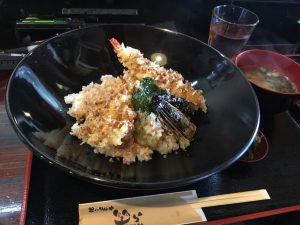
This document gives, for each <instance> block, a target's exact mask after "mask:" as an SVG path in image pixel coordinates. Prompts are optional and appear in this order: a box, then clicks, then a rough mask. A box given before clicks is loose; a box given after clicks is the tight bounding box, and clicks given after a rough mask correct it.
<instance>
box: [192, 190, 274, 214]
mask: <svg viewBox="0 0 300 225" xmlns="http://www.w3.org/2000/svg"><path fill="white" fill-rule="evenodd" d="M266 199H271V198H270V196H269V194H268V192H267V190H266V189H260V190H254V191H244V192H237V193H232V194H223V195H216V196H210V197H203V198H198V199H194V200H188V201H187V202H188V203H189V204H190V205H191V206H192V208H194V209H196V208H204V207H210V206H219V205H229V204H236V203H244V202H253V201H260V200H266Z"/></svg>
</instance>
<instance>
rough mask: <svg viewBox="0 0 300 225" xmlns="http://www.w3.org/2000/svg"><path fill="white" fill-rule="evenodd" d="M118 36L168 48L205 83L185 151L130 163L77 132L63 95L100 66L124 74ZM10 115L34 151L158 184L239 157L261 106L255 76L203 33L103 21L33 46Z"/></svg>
mask: <svg viewBox="0 0 300 225" xmlns="http://www.w3.org/2000/svg"><path fill="white" fill-rule="evenodd" d="M111 37H115V38H116V39H118V40H119V41H121V42H124V43H125V44H126V45H129V46H132V47H135V48H138V49H140V50H141V51H142V52H143V53H144V55H145V56H146V57H148V58H150V56H151V55H152V54H153V53H161V54H164V55H165V56H166V60H167V64H166V65H165V67H167V68H173V69H175V70H178V71H179V72H181V73H182V74H183V75H184V77H185V78H186V79H188V80H189V81H191V82H192V84H193V86H194V87H195V88H200V89H203V90H204V93H205V97H206V100H207V107H208V113H207V114H206V115H200V116H197V117H196V118H195V121H194V122H195V123H196V125H197V126H198V130H197V133H196V135H195V140H194V141H193V142H192V143H191V146H190V147H189V148H188V151H187V152H183V151H182V152H180V153H179V154H177V155H176V154H172V155H168V157H167V158H164V157H163V156H162V155H159V154H154V156H153V159H152V160H150V161H149V162H143V163H140V162H137V163H133V164H131V165H130V166H127V165H123V164H122V163H121V162H120V161H115V162H114V163H111V162H109V158H105V157H104V156H102V155H96V154H94V153H93V150H92V149H91V148H90V147H89V146H87V145H80V141H79V140H78V139H77V138H75V137H73V136H71V135H70V134H69V132H70V126H71V125H72V123H73V122H74V121H73V119H72V118H70V117H69V116H68V115H67V113H66V112H67V110H68V107H69V105H66V104H65V103H64V100H63V98H64V96H65V95H67V94H70V93H74V92H78V91H79V90H81V87H82V85H87V84H89V83H90V82H91V81H94V82H99V78H100V76H101V75H102V74H113V75H120V74H122V67H121V65H120V63H119V62H118V60H117V57H116V55H115V53H114V52H113V49H112V46H111V45H110V43H109V41H108V39H109V38H111ZM6 107H7V113H8V116H9V118H10V121H11V123H12V125H13V127H14V128H15V130H16V132H17V134H18V135H19V137H20V138H21V139H22V141H23V142H24V143H25V144H26V145H27V146H29V147H30V148H31V149H32V151H33V152H34V154H35V155H37V156H39V157H41V158H43V159H45V160H46V161H47V162H49V163H51V164H53V165H55V166H57V167H58V168H60V169H63V170H64V171H65V172H68V173H70V174H72V175H75V176H77V177H80V178H83V179H84V180H87V181H90V182H93V183H97V184H101V185H106V186H112V187H118V188H120V187H121V188H133V189H134V188H135V189H155V188H170V187H177V186H183V185H187V184H190V183H193V182H196V181H199V180H201V179H203V178H205V177H207V176H210V175H212V174H214V173H216V172H218V171H221V170H222V169H224V168H226V167H228V166H229V165H231V164H232V163H234V162H235V161H236V160H238V159H239V158H240V157H241V156H242V155H243V154H244V153H245V151H246V150H247V149H248V147H249V146H250V144H251V143H252V141H253V139H254V137H255V135H256V133H257V130H258V126H259V120H260V113H259V106H258V102H257V99H256V96H255V94H254V91H253V90H252V88H251V85H250V84H249V82H248V81H247V80H246V79H245V78H244V76H243V75H242V73H241V72H240V71H239V70H238V69H237V68H236V67H235V66H234V65H233V64H232V63H231V62H230V60H228V59H227V58H225V57H224V56H223V55H221V54H220V53H219V52H218V51H216V50H214V49H213V48H211V47H209V46H207V45H206V44H204V43H202V42H200V41H199V40H197V39H194V38H191V37H188V36H186V35H183V34H180V33H176V32H172V31H168V30H163V29H158V28H154V27H148V26H142V25H103V26H97V27H92V28H86V29H79V30H75V31H71V32H68V33H65V34H62V35H60V36H57V37H55V38H53V39H51V40H49V41H47V42H45V43H43V44H41V45H40V46H39V47H37V48H36V49H34V50H33V52H31V53H29V54H28V55H27V56H26V57H25V58H24V59H23V60H22V61H21V62H20V63H19V65H18V66H17V67H16V69H15V70H14V72H13V74H12V76H11V78H10V80H9V83H8V86H7V93H6Z"/></svg>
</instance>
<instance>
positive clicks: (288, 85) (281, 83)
mask: <svg viewBox="0 0 300 225" xmlns="http://www.w3.org/2000/svg"><path fill="white" fill-rule="evenodd" d="M243 71H244V73H245V76H246V77H247V79H248V80H250V81H251V82H253V83H254V84H256V85H258V86H260V87H263V88H266V89H269V90H273V91H278V92H284V93H296V92H297V91H298V90H297V87H296V85H295V84H294V83H293V82H292V81H290V80H289V78H288V77H287V76H284V75H282V74H280V73H278V72H275V71H272V70H268V69H266V68H264V67H260V68H251V69H250V68H249V69H244V70H243Z"/></svg>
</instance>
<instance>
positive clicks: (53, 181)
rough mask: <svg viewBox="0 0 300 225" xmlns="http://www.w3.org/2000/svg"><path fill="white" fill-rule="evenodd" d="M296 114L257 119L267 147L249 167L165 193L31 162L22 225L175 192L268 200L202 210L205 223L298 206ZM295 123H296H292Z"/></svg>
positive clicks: (69, 219) (299, 115)
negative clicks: (84, 207)
mask: <svg viewBox="0 0 300 225" xmlns="http://www.w3.org/2000/svg"><path fill="white" fill-rule="evenodd" d="M299 119H300V109H299V108H296V107H295V108H293V109H292V110H290V111H287V112H284V113H281V114H277V115H274V116H267V117H264V116H263V117H262V122H261V130H262V131H263V132H264V134H265V135H266V137H267V139H268V142H269V153H268V155H267V157H266V158H265V159H263V160H262V161H260V162H257V163H254V164H246V163H242V162H237V163H235V164H234V165H232V166H231V167H230V168H228V169H227V170H225V171H223V172H220V173H218V174H215V175H213V176H211V177H209V178H207V179H205V180H203V181H201V182H199V183H196V184H193V185H189V186H185V187H181V188H176V189H168V190H159V191H155V190H153V191H130V190H120V189H112V188H106V187H102V186H97V185H94V184H90V183H86V182H84V181H81V180H79V179H77V178H74V177H72V176H69V175H67V174H65V173H64V172H62V171H60V170H58V169H56V168H55V167H53V166H51V165H48V164H47V163H45V162H44V161H42V160H40V159H38V158H36V157H34V158H33V162H32V174H31V180H30V189H29V196H28V208H27V219H26V224H55V225H58V224H78V204H80V203H86V202H94V201H102V200H109V199H118V198H125V197H133V196H142V195H150V194H156V193H165V192H173V191H180V190H190V189H195V190H197V193H198V196H199V197H201V196H211V195H218V194H224V193H232V192H240V191H248V190H254V189H261V188H265V189H267V191H268V192H269V194H270V196H271V198H272V199H271V200H266V201H260V202H253V203H245V204H238V205H229V206H218V207H210V208H205V209H204V212H205V214H206V216H207V219H208V220H215V219H221V218H227V217H233V216H239V215H245V214H250V213H256V212H261V211H266V210H272V209H278V208H282V207H288V206H293V205H300V195H299V186H300V179H299V177H300V148H299V147H300V138H299V137H300V126H299ZM297 121H298V122H297Z"/></svg>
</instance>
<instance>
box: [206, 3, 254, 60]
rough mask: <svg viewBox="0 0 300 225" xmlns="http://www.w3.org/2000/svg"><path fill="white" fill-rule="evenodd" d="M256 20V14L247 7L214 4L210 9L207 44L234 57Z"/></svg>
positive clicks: (249, 34) (248, 35) (229, 56)
mask: <svg viewBox="0 0 300 225" xmlns="http://www.w3.org/2000/svg"><path fill="white" fill-rule="evenodd" d="M258 22H259V19H258V17H257V15H256V14H255V13H253V12H251V11H249V10H248V9H245V8H242V7H239V6H234V5H220V6H216V7H215V8H214V9H213V11H212V17H211V23H210V29H209V38H208V44H209V45H210V46H212V47H214V48H216V49H217V50H219V51H220V52H222V53H223V54H224V55H225V56H227V57H228V58H231V59H234V58H235V56H236V55H237V54H238V53H239V52H240V51H241V49H242V48H243V47H244V46H245V44H246V43H247V41H248V39H249V38H250V36H251V34H252V31H253V30H254V28H255V26H256V25H257V24H258Z"/></svg>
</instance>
